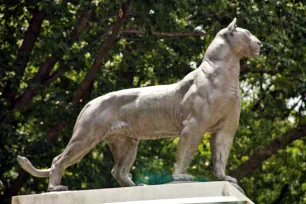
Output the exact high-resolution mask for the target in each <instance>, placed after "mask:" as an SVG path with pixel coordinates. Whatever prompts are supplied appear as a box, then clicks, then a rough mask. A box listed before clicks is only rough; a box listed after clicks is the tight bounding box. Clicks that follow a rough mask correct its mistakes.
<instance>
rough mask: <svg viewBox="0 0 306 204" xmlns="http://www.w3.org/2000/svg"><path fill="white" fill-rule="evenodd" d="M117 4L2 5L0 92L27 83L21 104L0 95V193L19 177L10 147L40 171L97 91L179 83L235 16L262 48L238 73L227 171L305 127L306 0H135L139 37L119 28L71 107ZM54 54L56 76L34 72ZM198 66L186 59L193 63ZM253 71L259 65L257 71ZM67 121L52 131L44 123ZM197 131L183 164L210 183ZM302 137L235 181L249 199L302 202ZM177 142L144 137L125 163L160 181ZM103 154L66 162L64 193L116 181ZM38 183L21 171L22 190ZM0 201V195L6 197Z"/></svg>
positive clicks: (141, 178) (104, 150) (136, 175)
mask: <svg viewBox="0 0 306 204" xmlns="http://www.w3.org/2000/svg"><path fill="white" fill-rule="evenodd" d="M120 4H121V2H120V1H103V0H95V1H69V2H68V3H67V2H66V1H61V2H60V4H56V3H55V1H43V2H42V3H36V2H34V1H8V0H7V1H5V3H4V4H0V46H1V52H0V67H1V69H0V78H1V81H0V94H1V95H3V93H4V92H5V87H6V86H7V83H8V82H9V81H10V80H11V81H13V82H14V80H15V79H16V78H18V77H19V78H21V83H20V84H16V83H12V84H10V88H15V89H16V90H17V95H16V96H19V95H20V94H22V93H23V92H24V91H25V90H27V89H29V88H30V89H33V90H35V96H34V98H33V99H32V100H31V101H30V103H27V104H25V106H24V107H22V108H21V109H18V110H16V109H11V108H10V104H9V103H7V101H6V100H5V99H4V98H3V97H1V98H0V105H1V107H0V108H1V109H0V110H1V113H0V114H1V116H5V118H6V119H5V121H4V122H1V126H0V139H1V143H0V181H1V182H0V194H4V193H5V191H6V190H7V189H10V188H11V187H12V186H13V185H14V180H15V179H16V177H17V176H18V165H17V162H16V157H17V155H25V156H27V157H28V158H29V159H30V160H31V161H32V163H33V164H34V165H35V166H37V167H38V168H48V167H49V166H50V163H51V161H52V159H53V157H55V156H56V155H58V154H59V153H60V152H61V151H62V150H63V149H64V148H65V146H66V144H67V143H68V141H69V139H70V137H71V134H72V130H73V126H74V122H75V119H76V117H77V115H78V113H79V111H80V109H81V108H82V106H83V105H84V104H85V103H86V102H87V101H89V100H90V99H93V98H95V97H97V96H100V95H103V94H105V93H108V92H111V91H115V90H120V89H126V88H133V87H143V86H150V85H159V84H169V83H174V82H176V81H178V80H180V79H182V78H183V77H184V76H185V75H186V74H187V73H188V72H190V71H192V70H193V69H194V68H195V67H196V66H198V65H200V63H201V60H202V57H203V53H204V51H205V49H206V48H207V46H208V45H209V43H210V42H211V41H212V39H213V37H214V35H215V34H216V33H217V31H218V30H219V29H221V28H223V27H225V26H226V25H227V24H228V23H229V22H230V21H231V20H232V19H233V18H234V17H237V18H238V25H239V27H243V28H246V29H248V30H250V31H251V32H252V33H253V34H254V35H256V36H257V37H258V38H259V39H260V40H261V41H262V42H263V44H264V46H263V49H262V50H263V51H262V55H261V56H260V57H259V58H258V59H255V60H244V61H243V63H244V64H246V65H247V66H248V72H247V73H245V74H243V75H242V76H241V95H242V100H243V101H242V104H243V105H242V113H241V120H240V127H239V131H238V133H237V135H236V138H235V141H234V145H233V149H232V152H231V155H230V158H229V162H228V171H229V172H231V171H233V170H234V169H236V168H237V167H238V166H240V165H241V164H242V163H243V162H245V161H247V160H248V159H249V158H250V156H251V155H252V154H253V153H254V152H256V150H258V148H260V147H263V146H264V145H266V144H269V143H270V142H271V141H272V140H273V139H275V138H278V137H280V136H281V135H282V134H284V133H285V132H287V131H290V130H291V129H294V128H295V127H297V126H298V125H301V124H306V117H305V101H306V69H305V67H306V38H305V36H306V21H305V16H306V5H305V3H303V2H302V1H295V0H286V1H274V0H270V1H268V0H266V1H254V0H252V1H236V0H233V1H226V0H218V1H214V2H213V1H196V0H190V1H174V0H168V1H151V0H148V1H135V2H132V4H131V10H130V12H131V14H130V16H129V17H128V18H127V19H126V21H125V22H124V24H123V25H122V26H121V29H122V30H125V29H134V30H138V31H144V32H145V34H144V35H126V34H124V35H123V34H122V35H121V36H119V38H118V40H117V42H116V44H115V46H114V48H113V49H111V50H109V51H108V53H107V56H106V58H104V63H103V65H102V67H101V69H100V71H99V72H98V73H97V75H96V80H95V81H94V83H93V84H92V86H91V87H90V89H88V90H87V91H86V96H84V98H83V101H82V103H81V104H80V105H76V104H73V103H72V102H71V101H72V99H73V96H74V94H75V91H76V89H77V88H78V87H79V86H80V83H81V81H82V80H83V78H84V76H85V74H86V73H87V71H88V70H89V68H90V67H91V66H92V64H93V63H94V59H95V56H96V55H97V51H98V50H99V48H100V47H101V45H102V43H103V42H104V41H105V40H106V37H105V36H102V37H101V35H102V33H103V31H104V30H105V29H106V28H107V27H108V26H109V25H110V24H111V23H113V22H115V21H116V19H117V16H118V12H119V8H120ZM84 9H87V10H90V11H91V12H92V13H93V15H92V17H91V18H90V20H89V23H88V26H87V27H86V29H85V30H84V31H83V32H82V33H81V35H80V36H79V39H78V40H76V41H73V40H72V39H71V37H70V36H71V32H72V30H73V28H75V27H77V26H78V25H79V22H78V19H79V18H80V16H81V15H82V11H84ZM37 10H44V11H45V12H46V17H45V19H44V21H43V24H42V27H41V30H40V32H39V36H38V39H37V41H36V43H35V46H34V48H33V50H32V54H31V57H30V60H29V62H28V63H27V66H26V69H25V72H24V73H22V74H21V75H19V74H20V73H19V72H18V70H16V67H15V66H13V65H14V61H15V60H16V58H17V53H18V49H19V47H20V45H21V43H22V40H23V38H24V34H25V32H26V30H27V28H28V27H29V25H30V23H31V18H32V14H33V12H35V11H37ZM198 26H201V28H202V29H203V30H204V31H205V32H208V33H209V35H208V36H206V37H205V38H204V37H180V38H174V37H165V36H156V35H154V32H169V33H182V32H193V31H194V30H195V28H197V27H198ZM51 54H54V55H55V56H56V57H59V58H60V60H59V61H58V62H57V63H56V64H55V66H54V68H53V72H54V71H59V72H61V73H63V75H62V76H61V77H59V78H57V79H56V80H55V81H53V82H52V83H50V84H39V83H37V82H36V81H35V80H34V79H33V78H34V76H35V74H36V73H37V71H38V70H39V67H40V65H41V64H42V63H44V62H45V61H46V60H47V58H48V57H50V56H51ZM194 64H196V66H194ZM259 70H260V71H259ZM58 124H64V126H65V128H64V129H63V130H62V131H61V132H60V134H56V135H55V136H50V134H49V133H50V129H52V128H53V129H54V127H56V125H58ZM209 139H210V135H205V136H204V139H203V141H202V143H201V145H200V147H199V151H198V153H197V155H196V157H195V159H194V161H193V162H192V164H191V166H190V169H189V172H190V173H191V174H193V175H195V176H196V177H197V178H198V180H201V181H206V180H213V179H214V178H213V176H212V174H211V169H212V164H211V160H210V159H211V155H210V145H209ZM305 142H306V140H305V138H302V139H299V140H296V141H294V142H293V143H291V144H290V145H289V146H287V147H286V148H284V149H280V150H279V151H278V153H277V154H276V155H274V156H273V157H271V158H269V159H267V160H266V161H264V162H263V164H262V165H261V166H260V168H257V169H256V170H255V169H254V172H253V173H252V174H251V175H249V176H247V177H245V178H243V179H242V180H241V181H240V184H241V186H242V187H243V188H244V190H245V191H246V194H247V196H249V197H250V198H251V199H252V200H254V201H255V202H256V203H271V202H272V201H274V200H276V199H277V198H278V197H279V195H280V192H281V190H282V189H283V187H284V186H288V189H287V190H286V192H285V193H284V194H283V195H282V197H281V201H280V203H305V202H306V173H305V172H306V163H305V161H306V152H305V149H306V144H305ZM177 143H178V139H172V140H170V139H162V140H158V141H143V142H141V144H140V146H139V151H138V156H137V159H136V162H135V164H134V166H133V168H132V172H131V173H132V174H133V179H134V180H135V181H136V182H137V183H147V184H161V183H167V182H169V181H170V180H171V173H172V170H173V164H174V162H175V158H176V150H177ZM112 165H113V162H112V156H111V154H110V152H109V149H108V147H107V145H106V144H104V143H103V144H101V145H98V146H97V147H96V148H95V149H94V150H92V151H91V152H90V153H89V154H88V155H87V156H85V158H83V159H82V162H80V163H78V164H76V165H74V166H72V167H70V168H69V169H67V171H66V173H65V176H64V178H63V183H65V184H66V185H68V186H69V187H70V188H71V189H93V188H106V187H118V184H117V183H116V181H115V180H114V179H113V178H112V176H111V174H110V171H111V169H112ZM46 189H47V179H38V178H32V177H31V178H28V179H25V184H24V185H22V188H21V190H20V191H19V193H20V194H29V193H32V192H37V193H38V192H43V191H45V190H46ZM7 202H9V201H7Z"/></svg>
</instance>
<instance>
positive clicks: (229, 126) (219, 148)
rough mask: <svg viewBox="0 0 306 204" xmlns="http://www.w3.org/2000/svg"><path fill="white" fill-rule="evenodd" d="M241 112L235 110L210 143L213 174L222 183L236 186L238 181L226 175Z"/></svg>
mask: <svg viewBox="0 0 306 204" xmlns="http://www.w3.org/2000/svg"><path fill="white" fill-rule="evenodd" d="M239 110H240V109H239ZM239 110H238V109H235V110H233V112H232V113H231V114H229V116H228V117H227V119H226V120H225V121H224V124H223V126H222V128H221V129H220V130H218V131H217V132H216V133H215V134H213V135H212V138H211V141H210V148H211V155H212V162H213V173H214V175H215V177H216V178H217V179H218V180H220V181H229V182H232V183H235V184H237V180H236V179H235V178H233V177H231V176H228V175H226V164H227V160H228V156H229V153H230V150H231V147H232V143H233V139H234V136H235V133H236V131H237V128H238V123H239V113H240V111H239Z"/></svg>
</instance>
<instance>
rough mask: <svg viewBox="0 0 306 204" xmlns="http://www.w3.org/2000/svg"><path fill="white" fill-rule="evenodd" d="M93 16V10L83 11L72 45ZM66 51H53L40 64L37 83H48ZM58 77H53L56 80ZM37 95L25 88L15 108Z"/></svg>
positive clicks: (71, 40) (74, 30)
mask: <svg viewBox="0 0 306 204" xmlns="http://www.w3.org/2000/svg"><path fill="white" fill-rule="evenodd" d="M91 16H92V12H91V11H90V10H85V11H82V15H81V17H80V19H79V20H78V22H79V23H80V24H79V26H78V27H76V28H74V29H73V30H72V32H71V37H70V40H69V41H70V43H69V45H70V46H71V45H72V44H73V43H74V42H75V41H76V40H78V38H79V36H80V34H81V32H82V31H83V30H84V29H85V28H86V25H88V21H89V19H90V18H91ZM63 55H64V52H62V51H58V50H57V51H55V52H54V53H52V55H51V57H49V58H48V59H47V61H46V62H44V63H42V64H41V65H40V68H39V70H38V72H37V73H36V75H35V78H34V82H35V83H36V84H40V85H43V84H48V83H49V82H50V79H51V77H52V75H51V76H49V75H50V72H51V71H52V69H53V67H54V65H55V64H56V63H57V62H58V61H59V60H60V59H61V58H62V57H63ZM55 79H56V78H54V79H52V80H55ZM34 96H35V90H34V89H27V90H25V91H24V92H23V93H22V94H21V95H20V96H19V97H18V98H17V99H16V101H15V104H14V107H13V108H15V109H20V108H22V107H24V106H25V105H26V104H27V103H29V102H30V101H31V100H32V98H33V97H34Z"/></svg>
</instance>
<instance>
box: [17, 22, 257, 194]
mask: <svg viewBox="0 0 306 204" xmlns="http://www.w3.org/2000/svg"><path fill="white" fill-rule="evenodd" d="M260 47H261V42H260V41H259V40H258V39H257V38H256V37H255V36H254V35H252V34H251V33H250V32H249V31H248V30H246V29H243V28H239V27H237V26H236V18H235V19H234V20H233V21H232V22H231V23H230V24H229V25H228V26H227V27H226V28H224V29H222V30H221V31H219V32H218V33H217V35H216V36H215V38H214V40H213V41H212V42H211V44H210V45H209V47H208V49H207V51H206V53H205V55H204V58H203V61H202V63H201V65H200V66H199V67H198V68H197V69H195V70H194V71H192V72H190V73H189V74H187V76H185V77H184V78H183V79H182V80H181V81H179V82H177V83H175V84H170V85H161V86H151V87H144V88H133V89H127V90H121V91H116V92H111V93H108V94H106V95H104V96H100V97H98V98H96V99H94V100H92V101H90V102H89V103H88V104H86V105H85V107H84V108H83V110H82V111H81V113H80V114H79V116H78V118H77V121H76V123H75V127H74V130H73V135H72V138H71V139H70V141H69V143H68V145H67V147H66V148H65V150H64V151H63V152H62V153H61V154H60V155H58V156H56V157H55V158H54V159H53V161H52V165H51V168H49V169H46V170H39V169H36V168H35V167H34V166H33V165H32V164H31V162H30V161H29V160H28V159H27V158H25V157H21V156H18V158H17V160H18V162H19V164H20V166H21V167H22V168H23V169H24V170H25V171H27V172H29V173H30V174H31V175H32V176H35V177H49V186H48V190H49V191H63V190H67V189H68V188H67V187H66V186H63V185H60V184H61V178H62V174H63V171H64V169H65V168H67V167H68V166H70V165H72V164H74V163H76V162H78V161H79V160H80V159H81V158H82V157H83V156H84V155H86V154H87V153H88V152H89V151H90V150H91V149H92V148H94V147H95V146H96V145H97V144H98V143H100V142H101V141H102V140H104V141H106V142H107V143H108V145H109V147H110V150H111V152H112V155H113V157H114V167H113V169H112V175H113V176H114V178H115V179H116V180H117V181H118V183H119V184H120V185H121V186H134V185H135V184H134V182H133V181H132V179H131V176H130V174H129V171H130V169H131V167H132V165H133V163H134V161H135V158H136V154H137V146H138V143H139V141H140V140H153V139H159V138H165V137H177V136H179V137H180V141H179V146H178V152H177V160H176V163H175V165H174V172H173V179H174V180H175V181H186V180H187V181H189V180H192V179H193V177H192V176H191V175H188V174H186V171H187V169H188V166H189V164H190V162H191V161H192V159H193V157H194V154H195V152H196V150H197V147H198V145H199V144H200V142H201V140H202V136H203V134H205V133H211V135H212V137H211V141H210V143H211V154H212V162H213V173H214V175H215V177H216V178H217V179H218V180H222V181H229V182H231V183H233V184H237V180H236V179H235V178H232V177H230V176H228V175H226V171H225V170H226V163H227V160H228V156H229V153H230V149H231V146H232V142H233V138H234V135H235V133H236V130H237V127H238V123H239V116H240V103H241V102H240V91H239V72H240V65H239V63H240V59H241V58H254V57H257V56H258V55H259V53H260Z"/></svg>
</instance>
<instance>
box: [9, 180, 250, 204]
mask: <svg viewBox="0 0 306 204" xmlns="http://www.w3.org/2000/svg"><path fill="white" fill-rule="evenodd" d="M42 203H43V204H63V203H65V204H102V203H104V204H106V203H108V204H115V203H117V204H140V203H141V204H153V203H167V204H168V203H169V204H176V203H177V204H178V203H186V204H187V203H241V204H242V203H243V204H246V203H248V204H253V202H252V201H251V200H250V199H248V198H247V197H246V196H245V195H244V194H242V193H241V192H240V191H238V190H237V189H236V188H235V187H234V186H232V185H231V184H230V183H229V182H226V181H217V182H195V183H174V184H164V185H151V186H135V187H127V188H109V189H97V190H80V191H62V192H50V193H42V194H34V195H24V196H14V197H13V199H12V204H42Z"/></svg>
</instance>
